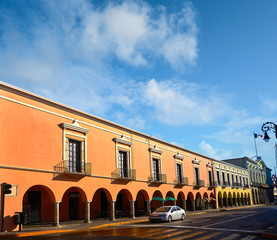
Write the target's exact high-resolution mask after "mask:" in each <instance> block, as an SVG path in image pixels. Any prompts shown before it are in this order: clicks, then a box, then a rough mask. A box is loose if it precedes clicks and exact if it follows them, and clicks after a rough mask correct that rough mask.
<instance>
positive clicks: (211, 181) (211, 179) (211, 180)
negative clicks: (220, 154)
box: [208, 171, 213, 186]
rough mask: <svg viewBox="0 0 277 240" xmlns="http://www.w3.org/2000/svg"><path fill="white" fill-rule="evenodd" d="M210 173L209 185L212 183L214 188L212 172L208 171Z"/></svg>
mask: <svg viewBox="0 0 277 240" xmlns="http://www.w3.org/2000/svg"><path fill="white" fill-rule="evenodd" d="M208 173H209V183H210V186H213V174H212V171H208Z"/></svg>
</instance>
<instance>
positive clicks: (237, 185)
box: [233, 182, 242, 188]
mask: <svg viewBox="0 0 277 240" xmlns="http://www.w3.org/2000/svg"><path fill="white" fill-rule="evenodd" d="M233 186H234V187H235V188H240V187H242V185H241V183H238V182H235V183H233Z"/></svg>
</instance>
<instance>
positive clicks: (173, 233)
mask: <svg viewBox="0 0 277 240" xmlns="http://www.w3.org/2000/svg"><path fill="white" fill-rule="evenodd" d="M90 234H91V235H101V236H118V237H119V236H121V237H125V238H124V239H128V237H130V239H134V238H137V239H172V240H183V239H197V240H208V239H216V240H236V239H241V240H252V239H253V240H254V239H256V240H257V239H262V238H261V237H259V236H257V235H252V234H249V233H232V232H231V233H230V232H226V231H225V232H223V231H210V230H203V229H200V230H197V229H176V228H160V227H157V228H153V227H151V228H150V227H149V228H146V227H137V228H136V227H132V228H128V227H120V228H118V227H114V228H107V229H101V230H92V231H91V232H90Z"/></svg>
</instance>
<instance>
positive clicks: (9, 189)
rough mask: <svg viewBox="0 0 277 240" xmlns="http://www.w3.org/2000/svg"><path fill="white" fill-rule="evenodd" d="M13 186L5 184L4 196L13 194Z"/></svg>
mask: <svg viewBox="0 0 277 240" xmlns="http://www.w3.org/2000/svg"><path fill="white" fill-rule="evenodd" d="M11 188H12V185H11V184H8V183H4V194H10V193H12V190H11Z"/></svg>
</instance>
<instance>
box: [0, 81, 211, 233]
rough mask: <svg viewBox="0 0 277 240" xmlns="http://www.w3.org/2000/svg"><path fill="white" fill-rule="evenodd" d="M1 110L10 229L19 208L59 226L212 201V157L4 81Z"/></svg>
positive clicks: (1, 162) (0, 160) (0, 168)
mask: <svg viewBox="0 0 277 240" xmlns="http://www.w3.org/2000/svg"><path fill="white" fill-rule="evenodd" d="M0 110H1V118H0V132H1V138H0V139H1V143H0V179H1V183H4V182H5V183H8V184H12V186H13V188H12V193H11V194H7V195H6V197H5V208H4V230H5V231H12V230H15V229H17V227H16V225H14V217H13V216H14V214H15V212H22V211H24V212H26V213H27V221H28V222H30V223H32V222H53V224H54V225H57V226H59V224H60V222H61V221H66V220H71V219H83V220H84V221H86V222H90V221H93V219H95V218H109V219H111V220H114V219H115V218H118V217H122V216H129V217H131V218H134V217H137V216H143V215H148V214H149V212H150V211H151V210H153V209H155V208H157V207H158V206H160V205H162V204H166V205H172V204H177V205H179V206H181V207H182V208H185V209H186V210H187V211H196V210H198V209H203V208H207V207H214V206H215V204H212V202H213V200H214V199H215V195H214V187H213V186H214V174H213V163H212V159H211V158H208V157H206V156H203V155H201V154H198V153H196V152H192V151H190V150H187V149H185V148H182V147H179V146H176V145H174V144H171V143H168V142H165V141H163V140H160V139H157V138H154V137H151V136H149V135H147V134H144V133H141V132H138V131H135V130H132V129H129V128H127V127H124V126H121V125H119V124H116V123H113V122H110V121H107V120H105V119H101V118H99V117H96V116H93V115H91V114H88V113H86V112H82V111H80V110H77V109H74V108H71V107H68V106H65V105H63V104H60V103H57V102H54V101H51V100H49V99H46V98H44V97H41V96H38V95H36V94H33V93H30V92H27V91H25V90H22V89H19V88H17V87H14V86H11V85H9V84H6V83H3V82H0ZM161 200H163V201H161ZM212 205H213V206H212ZM1 221H2V220H1Z"/></svg>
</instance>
